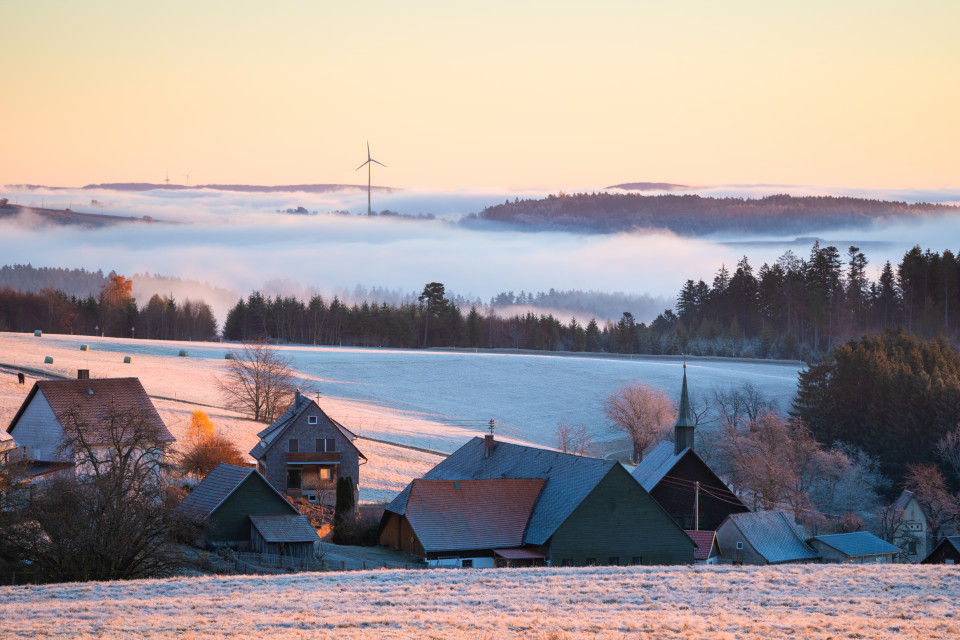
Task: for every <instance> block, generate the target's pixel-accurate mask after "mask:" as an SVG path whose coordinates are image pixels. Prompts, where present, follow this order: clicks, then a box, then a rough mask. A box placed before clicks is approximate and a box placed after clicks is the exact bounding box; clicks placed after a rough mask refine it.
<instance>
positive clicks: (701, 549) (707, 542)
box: [684, 529, 717, 560]
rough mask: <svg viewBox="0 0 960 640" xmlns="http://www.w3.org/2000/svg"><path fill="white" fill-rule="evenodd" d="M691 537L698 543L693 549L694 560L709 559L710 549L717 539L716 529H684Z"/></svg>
mask: <svg viewBox="0 0 960 640" xmlns="http://www.w3.org/2000/svg"><path fill="white" fill-rule="evenodd" d="M684 533H686V534H687V535H688V536H690V539H691V540H693V542H694V544H696V545H697V546H696V548H695V549H694V550H693V559H694V560H707V559H708V558H709V557H710V551H711V550H712V548H713V544H714V542H715V541H716V539H717V532H716V531H692V530H690V529H687V530H686V531H684Z"/></svg>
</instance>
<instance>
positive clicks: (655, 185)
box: [607, 182, 694, 191]
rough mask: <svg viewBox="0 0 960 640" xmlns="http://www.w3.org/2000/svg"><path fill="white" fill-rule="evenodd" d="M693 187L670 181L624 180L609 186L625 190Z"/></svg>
mask: <svg viewBox="0 0 960 640" xmlns="http://www.w3.org/2000/svg"><path fill="white" fill-rule="evenodd" d="M693 188H694V187H691V186H689V185H685V184H672V183H670V182H624V183H623V184H615V185H613V186H610V187H607V189H623V190H624V191H679V190H683V189H693Z"/></svg>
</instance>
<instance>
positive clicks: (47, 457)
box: [10, 389, 70, 462]
mask: <svg viewBox="0 0 960 640" xmlns="http://www.w3.org/2000/svg"><path fill="white" fill-rule="evenodd" d="M10 435H12V436H13V438H14V439H15V440H16V441H17V445H18V446H19V447H20V448H21V449H22V450H24V455H25V456H26V457H27V458H28V459H30V460H42V461H44V462H68V461H70V457H69V456H65V455H63V454H62V453H60V452H59V451H58V449H59V448H60V445H61V444H62V443H63V428H62V427H61V426H60V422H59V421H57V417H56V416H55V415H54V413H53V409H51V408H50V404H49V403H48V402H47V399H46V398H45V397H44V396H43V391H40V390H39V389H38V390H37V394H36V395H35V396H34V397H33V400H31V401H30V404H29V405H27V408H26V409H25V410H24V412H23V415H21V416H20V419H19V420H18V421H17V424H16V426H15V427H14V428H13V432H11V434H10Z"/></svg>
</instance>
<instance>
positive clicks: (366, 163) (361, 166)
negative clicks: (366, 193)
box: [354, 160, 376, 171]
mask: <svg viewBox="0 0 960 640" xmlns="http://www.w3.org/2000/svg"><path fill="white" fill-rule="evenodd" d="M374 162H376V160H374ZM368 164H370V161H369V160H367V161H366V162H364V163H363V164H362V165H360V166H359V167H357V168H356V169H354V171H360V169H363V168H364V167H365V166H367V165H368Z"/></svg>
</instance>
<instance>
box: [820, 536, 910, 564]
mask: <svg viewBox="0 0 960 640" xmlns="http://www.w3.org/2000/svg"><path fill="white" fill-rule="evenodd" d="M812 540H817V541H818V542H822V543H823V544H825V545H827V546H828V547H832V548H833V549H836V550H837V551H839V552H840V553H842V554H843V555H845V556H847V557H850V558H857V557H860V556H880V555H886V554H889V553H900V552H901V551H902V549H900V547H896V546H894V545H892V544H890V543H889V542H887V541H886V540H884V539H882V538H878V537H877V536H875V535H873V534H872V533H870V532H869V531H855V532H853V533H836V534H832V535H826V536H816V537H814V538H811V541H812Z"/></svg>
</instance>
